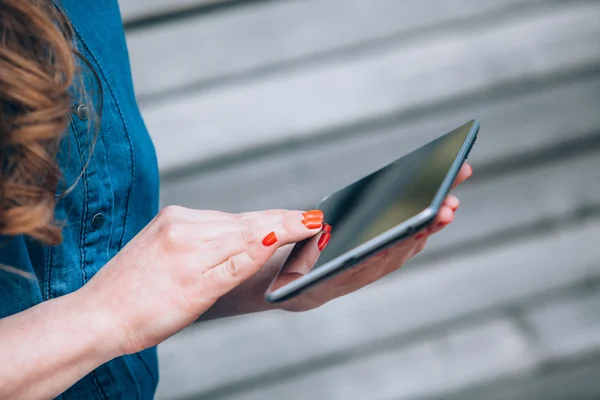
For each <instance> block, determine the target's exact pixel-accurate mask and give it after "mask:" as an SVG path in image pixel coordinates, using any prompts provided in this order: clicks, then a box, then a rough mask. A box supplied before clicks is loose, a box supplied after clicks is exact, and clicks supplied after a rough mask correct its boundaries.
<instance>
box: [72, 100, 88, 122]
mask: <svg viewBox="0 0 600 400" xmlns="http://www.w3.org/2000/svg"><path fill="white" fill-rule="evenodd" d="M75 113H76V114H77V117H78V118H79V119H80V120H82V121H87V120H88V118H89V117H90V109H89V108H88V106H87V104H80V105H78V106H77V109H76V110H75Z"/></svg>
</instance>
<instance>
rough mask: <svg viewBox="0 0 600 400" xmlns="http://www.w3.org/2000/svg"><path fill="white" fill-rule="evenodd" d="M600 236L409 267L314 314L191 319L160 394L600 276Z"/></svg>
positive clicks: (589, 232)
mask: <svg viewBox="0 0 600 400" xmlns="http://www.w3.org/2000/svg"><path fill="white" fill-rule="evenodd" d="M485 222H487V221H485V220H483V219H482V220H481V223H485ZM599 234H600V220H599V219H592V220H588V221H586V222H584V223H581V224H579V225H577V226H575V227H571V228H568V229H567V228H564V229H561V230H557V231H552V232H548V233H546V234H542V235H539V236H535V237H531V238H528V239H519V240H515V241H513V242H510V243H505V244H503V245H499V246H497V247H496V248H495V249H494V250H493V251H485V250H484V251H479V252H478V251H477V250H476V249H474V250H473V251H472V252H471V253H465V254H460V255H456V256H454V257H450V258H446V259H444V260H443V262H438V263H434V264H431V265H428V266H426V267H425V268H421V269H413V270H408V271H403V272H400V273H397V274H394V275H391V276H390V277H389V278H388V279H385V280H382V281H380V282H377V283H376V284H374V285H373V286H371V287H370V288H368V289H364V290H362V291H359V292H356V293H353V294H352V295H349V296H346V297H345V298H343V299H339V300H337V301H334V302H331V303H329V304H328V305H326V306H324V307H322V308H320V309H318V310H315V311H313V312H309V313H303V314H288V313H277V312H273V313H263V314H259V315H251V316H246V317H241V318H236V319H231V320H227V321H222V322H217V323H212V324H201V325H198V326H194V327H191V328H190V329H188V330H186V331H184V332H182V333H180V334H178V335H177V336H175V337H173V338H172V339H170V340H168V341H167V342H165V343H164V344H162V345H161V346H160V347H159V353H160V356H161V359H162V363H161V376H162V378H161V379H162V383H161V386H160V388H159V397H160V398H167V397H168V398H178V397H183V396H189V395H194V394H202V393H204V394H206V395H208V393H211V395H216V394H217V393H219V390H218V389H222V388H227V387H229V386H231V385H234V384H236V382H247V381H248V380H249V379H250V380H252V379H258V380H259V381H260V379H263V378H261V377H262V376H263V375H264V376H268V374H272V373H274V372H276V371H277V372H279V374H282V373H284V372H281V371H284V370H285V368H288V367H294V368H298V365H306V369H307V370H311V371H312V370H317V369H319V367H320V366H321V365H320V363H322V362H325V361H326V360H327V359H328V357H329V358H332V359H335V357H336V354H347V352H356V351H358V349H361V348H371V346H373V345H374V344H377V343H379V342H380V341H382V340H385V339H386V338H390V337H402V336H405V335H408V334H411V333H415V332H418V331H420V330H423V329H426V328H428V327H430V328H431V327H434V326H436V325H438V324H441V323H448V322H449V321H455V320H456V319H457V318H459V317H463V316H467V315H472V314H473V313H481V312H483V311H486V310H488V311H489V310H490V309H492V308H497V307H503V306H506V305H508V304H512V303H518V302H522V301H524V300H525V299H528V298H530V297H531V296H535V295H537V294H541V293H547V292H548V291H552V290H557V289H560V288H563V287H565V286H570V285H573V284H575V283H578V282H581V281H582V280H585V279H592V278H595V279H597V278H598V277H600V264H599V263H598V260H599V257H600V255H599V254H598V252H597V249H595V247H594V246H595V243H596V241H597V240H596V238H597V237H598V235H599ZM315 359H317V361H315ZM319 360H320V361H319ZM324 360H325V361H324ZM304 363H308V364H304ZM286 377H287V378H290V379H292V380H296V381H297V379H299V377H298V376H293V375H290V376H286ZM354 379H357V378H356V377H354ZM215 390H216V391H215ZM211 391H212V392H211ZM211 398H212V397H211Z"/></svg>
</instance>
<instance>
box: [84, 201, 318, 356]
mask: <svg viewBox="0 0 600 400" xmlns="http://www.w3.org/2000/svg"><path fill="white" fill-rule="evenodd" d="M322 223H323V214H322V212H320V211H312V212H307V213H301V212H300V211H283V210H272V211H264V212H256V213H246V214H237V215H233V214H227V213H222V212H216V211H196V210H189V209H184V208H181V207H169V208H166V209H164V210H163V211H162V212H161V213H160V214H159V215H158V216H157V217H156V218H155V219H154V220H153V221H152V222H151V223H150V224H149V225H148V226H147V227H146V228H145V229H144V230H143V231H142V232H140V234H138V235H137V236H136V237H135V238H134V239H133V240H132V241H131V242H130V243H129V244H128V245H127V246H126V247H125V248H124V249H123V250H122V251H121V252H120V253H119V254H118V255H117V256H116V257H115V258H114V259H113V260H112V261H111V262H110V263H109V264H107V265H106V266H105V267H104V268H102V269H101V270H100V272H99V273H98V274H97V275H96V276H95V277H94V278H93V279H92V280H91V281H90V282H89V283H88V284H87V285H86V286H85V287H84V288H82V289H81V291H82V292H85V293H87V294H88V296H89V297H91V298H93V299H95V304H96V307H98V308H99V309H101V310H103V311H104V312H105V315H106V316H107V318H110V320H111V321H112V323H113V324H114V326H115V327H116V329H115V335H114V339H115V340H116V341H117V343H118V344H119V346H120V352H121V353H124V354H127V353H135V352H138V351H141V350H143V349H146V348H148V347H151V346H154V345H157V344H158V343H160V342H162V341H163V340H165V339H167V338H168V337H170V336H172V335H173V334H175V333H177V332H178V331H180V330H181V329H183V328H185V327H187V326H188V325H190V324H191V323H193V322H194V321H196V320H197V319H198V317H200V315H202V314H203V313H204V312H205V311H206V310H208V309H209V308H210V307H211V306H213V304H214V303H215V302H216V301H217V300H218V299H219V298H220V297H222V296H224V295H225V294H227V293H228V292H230V291H231V290H232V289H234V288H236V287H237V286H238V285H240V284H241V283H242V282H244V281H245V280H247V279H248V278H250V277H251V276H252V275H253V274H254V273H255V272H257V271H258V270H260V269H261V267H262V266H263V265H264V264H265V263H266V262H267V261H268V260H269V259H270V258H271V257H272V256H273V254H274V253H275V251H276V250H277V249H278V248H279V247H281V246H283V245H286V244H289V243H294V242H297V241H300V240H304V239H306V238H309V237H311V236H314V235H315V234H318V232H320V230H321V228H322Z"/></svg>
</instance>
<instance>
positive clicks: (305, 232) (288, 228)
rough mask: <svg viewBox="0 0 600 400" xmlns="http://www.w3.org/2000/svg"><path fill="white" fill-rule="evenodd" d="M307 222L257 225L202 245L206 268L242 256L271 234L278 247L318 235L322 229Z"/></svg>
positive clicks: (289, 221) (285, 219) (291, 221)
mask: <svg viewBox="0 0 600 400" xmlns="http://www.w3.org/2000/svg"><path fill="white" fill-rule="evenodd" d="M303 221H305V220H300V219H296V218H284V219H282V220H281V221H280V222H277V223H273V224H266V225H255V226H250V227H247V228H245V229H241V230H238V231H235V232H233V233H229V234H226V235H223V236H220V237H217V238H215V239H213V240H211V241H208V242H206V243H203V244H201V245H200V248H199V254H202V256H203V259H202V262H203V264H204V268H213V267H214V266H216V265H219V264H221V263H223V262H225V261H226V260H228V259H229V258H231V257H233V256H235V255H238V254H241V253H243V252H245V251H246V249H247V248H252V247H253V246H256V245H257V243H261V241H262V240H263V239H264V238H265V237H266V236H267V235H268V234H270V233H271V232H273V233H274V234H275V235H276V237H277V239H278V240H277V244H278V246H284V245H287V244H291V243H297V242H300V241H302V240H305V239H308V238H310V237H312V236H315V235H316V234H318V233H319V232H320V230H321V227H322V221H321V223H320V225H319V226H316V225H309V226H307V225H305V222H303Z"/></svg>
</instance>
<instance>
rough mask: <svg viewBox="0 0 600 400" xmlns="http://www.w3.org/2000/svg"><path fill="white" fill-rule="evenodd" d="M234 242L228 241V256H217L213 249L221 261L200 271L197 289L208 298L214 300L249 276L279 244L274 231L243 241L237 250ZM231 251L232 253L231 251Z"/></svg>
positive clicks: (267, 258)
mask: <svg viewBox="0 0 600 400" xmlns="http://www.w3.org/2000/svg"><path fill="white" fill-rule="evenodd" d="M229 236H234V235H229ZM249 240H250V239H249ZM236 241H237V239H236ZM236 246H237V245H235V244H232V246H231V249H230V253H229V254H230V256H229V257H226V258H224V257H223V256H220V257H219V253H218V252H217V253H214V254H213V256H217V258H224V260H223V262H221V263H219V264H217V265H216V266H214V267H212V268H210V269H208V270H207V271H205V272H204V273H203V274H202V277H201V279H200V286H201V287H200V288H199V290H200V291H201V292H202V293H203V295H204V296H206V297H208V298H209V299H211V300H215V301H216V300H217V299H219V298H220V297H222V296H223V295H225V294H227V293H229V292H230V291H231V290H233V289H235V288H236V287H237V286H239V285H240V284H241V283H243V282H244V281H246V280H247V279H249V278H250V277H251V276H253V275H254V274H255V273H256V272H258V270H260V268H261V267H262V266H263V265H265V264H266V263H267V261H269V259H270V258H271V257H273V255H274V254H275V252H276V251H277V249H278V248H279V247H280V246H281V244H280V243H279V238H278V237H277V235H276V234H275V233H274V232H271V233H269V234H267V235H266V236H265V237H264V238H263V239H262V240H260V241H258V240H254V238H253V239H251V241H249V242H248V243H245V244H244V245H243V251H241V252H236V251H235V250H237V247H236ZM223 249H224V247H222V248H221V251H223ZM234 252H235V254H232V253H234ZM221 254H222V253H221ZM212 262H214V261H210V263H212Z"/></svg>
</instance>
